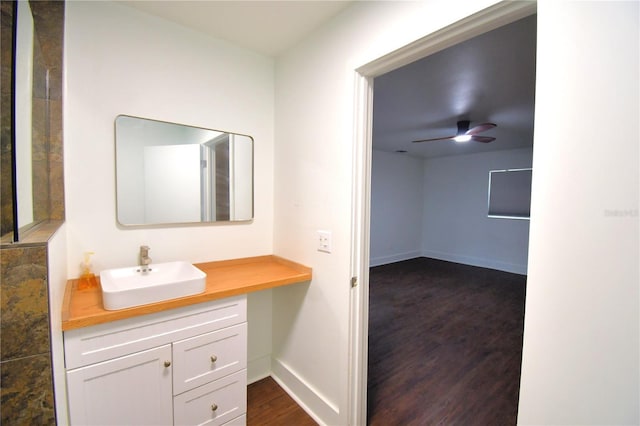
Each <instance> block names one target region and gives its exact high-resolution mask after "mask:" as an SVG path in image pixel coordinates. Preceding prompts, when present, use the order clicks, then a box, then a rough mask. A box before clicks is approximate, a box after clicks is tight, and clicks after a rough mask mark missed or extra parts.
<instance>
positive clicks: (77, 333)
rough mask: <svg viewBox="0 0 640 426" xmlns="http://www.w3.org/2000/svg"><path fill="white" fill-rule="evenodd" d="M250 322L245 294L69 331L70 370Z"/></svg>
mask: <svg viewBox="0 0 640 426" xmlns="http://www.w3.org/2000/svg"><path fill="white" fill-rule="evenodd" d="M246 320H247V300H246V296H245V295H241V296H235V297H229V298H226V299H220V300H214V301H211V302H205V303H199V304H197V305H192V306H185V307H183V308H177V309H172V310H169V311H165V312H158V313H155V314H149V315H143V316H140V317H135V318H129V319H124V320H120V321H114V322H110V323H107V324H99V325H95V326H91V327H85V328H79V329H75V330H69V331H66V332H65V333H64V354H65V364H66V367H67V369H72V368H77V367H82V366H85V365H89V364H93V363H96V362H101V361H106V360H108V359H112V358H116V357H119V356H123V355H126V354H130V353H133V352H138V351H143V350H146V349H151V348H153V347H156V346H161V345H165V344H167V343H171V342H174V341H176V340H180V339H185V338H189V337H192V336H196V335H198V334H202V333H208V332H211V331H213V330H218V329H221V328H225V327H229V326H231V325H235V324H240V323H243V322H246Z"/></svg>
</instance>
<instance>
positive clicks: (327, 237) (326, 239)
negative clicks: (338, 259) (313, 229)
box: [317, 231, 331, 253]
mask: <svg viewBox="0 0 640 426" xmlns="http://www.w3.org/2000/svg"><path fill="white" fill-rule="evenodd" d="M317 241H318V251H321V252H324V253H331V231H318V233H317Z"/></svg>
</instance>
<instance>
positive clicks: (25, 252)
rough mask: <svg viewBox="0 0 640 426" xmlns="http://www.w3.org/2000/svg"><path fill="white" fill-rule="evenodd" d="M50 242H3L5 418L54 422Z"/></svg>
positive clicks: (0, 407)
mask: <svg viewBox="0 0 640 426" xmlns="http://www.w3.org/2000/svg"><path fill="white" fill-rule="evenodd" d="M46 252H47V248H46V245H39V246H32V247H16V248H3V250H2V255H1V256H0V264H1V269H0V270H1V271H2V272H1V274H0V280H1V281H0V282H1V283H2V285H1V286H0V333H1V336H2V340H1V346H0V371H1V378H0V379H1V381H2V391H1V400H0V414H1V419H0V423H2V424H4V425H22V424H24V425H33V424H38V425H46V424H55V414H54V408H53V406H54V405H53V385H52V379H51V351H50V344H49V306H48V304H49V297H48V293H47V256H46Z"/></svg>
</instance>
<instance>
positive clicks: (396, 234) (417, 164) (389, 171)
mask: <svg viewBox="0 0 640 426" xmlns="http://www.w3.org/2000/svg"><path fill="white" fill-rule="evenodd" d="M371 163H372V165H371V169H372V172H371V248H370V257H371V260H370V264H371V266H376V265H384V264H387V263H392V262H398V261H400V260H406V259H413V258H415V257H419V256H421V255H422V253H421V245H422V227H423V222H422V216H423V212H422V208H423V202H422V198H423V181H424V178H423V171H424V160H423V159H421V158H414V157H409V156H407V155H404V154H392V153H388V152H383V151H378V150H374V151H373V156H372V159H371Z"/></svg>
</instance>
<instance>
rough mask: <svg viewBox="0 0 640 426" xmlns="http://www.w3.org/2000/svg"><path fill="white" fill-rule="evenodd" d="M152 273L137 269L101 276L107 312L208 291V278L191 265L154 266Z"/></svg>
mask: <svg viewBox="0 0 640 426" xmlns="http://www.w3.org/2000/svg"><path fill="white" fill-rule="evenodd" d="M149 269H150V270H149V271H148V272H141V271H140V267H139V266H134V267H129V268H119V269H106V270H104V271H102V272H100V284H101V285H102V301H103V304H104V308H105V309H107V310H109V311H114V310H117V309H124V308H131V307H134V306H140V305H146V304H148V303H154V302H161V301H163V300H169V299H175V298H178V297H184V296H190V295H193V294H198V293H202V292H204V290H205V287H206V277H207V274H205V273H204V272H202V271H201V270H200V269H198V268H196V267H195V266H193V265H192V264H190V263H188V262H182V261H178V262H166V263H154V264H151V265H149Z"/></svg>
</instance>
